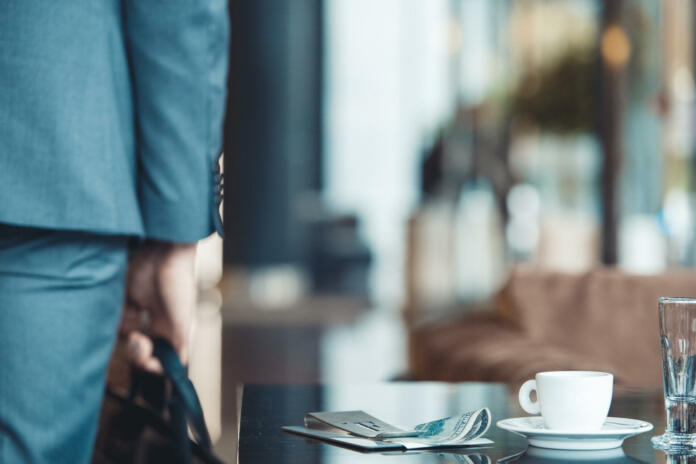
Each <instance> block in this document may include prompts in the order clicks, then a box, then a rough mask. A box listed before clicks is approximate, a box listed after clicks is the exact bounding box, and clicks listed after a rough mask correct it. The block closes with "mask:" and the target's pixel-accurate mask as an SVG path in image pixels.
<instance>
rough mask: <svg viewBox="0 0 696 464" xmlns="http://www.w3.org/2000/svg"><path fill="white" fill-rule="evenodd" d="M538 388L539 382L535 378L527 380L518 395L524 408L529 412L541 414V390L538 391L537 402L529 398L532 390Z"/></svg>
mask: <svg viewBox="0 0 696 464" xmlns="http://www.w3.org/2000/svg"><path fill="white" fill-rule="evenodd" d="M536 389H537V383H536V380H534V379H531V380H527V381H526V382H525V383H523V384H522V386H521V387H520V393H519V395H518V396H519V400H520V406H522V409H524V411H525V412H526V413H527V414H539V413H540V412H541V409H540V408H539V392H538V391H537V400H536V401H535V402H532V400H531V399H530V398H529V395H530V394H531V393H532V391H534V390H536Z"/></svg>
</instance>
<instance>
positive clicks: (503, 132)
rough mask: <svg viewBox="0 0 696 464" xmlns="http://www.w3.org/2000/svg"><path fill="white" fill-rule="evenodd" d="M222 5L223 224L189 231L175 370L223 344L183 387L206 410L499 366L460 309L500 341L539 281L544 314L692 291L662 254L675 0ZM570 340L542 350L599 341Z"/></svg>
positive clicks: (680, 34) (680, 102) (674, 123)
mask: <svg viewBox="0 0 696 464" xmlns="http://www.w3.org/2000/svg"><path fill="white" fill-rule="evenodd" d="M230 17H231V28H232V29H231V31H232V37H231V56H230V77H229V102H228V103H229V104H228V113H227V120H226V123H225V143H224V152H225V156H224V176H225V201H224V205H223V206H224V221H225V239H224V242H223V241H221V240H220V239H217V238H214V237H213V238H209V239H207V240H206V241H205V242H203V243H202V244H201V253H200V255H201V256H200V263H199V264H200V267H199V276H200V277H199V280H200V286H201V296H200V300H201V304H200V310H199V328H200V330H198V332H197V335H196V336H197V337H198V338H199V340H204V342H200V343H198V344H196V345H195V346H194V349H195V350H199V353H198V354H197V355H196V354H195V353H194V355H193V356H192V369H193V370H194V372H192V376H194V377H195V376H196V372H195V369H196V363H195V359H196V356H199V358H200V359H207V360H210V359H220V365H221V366H222V369H221V374H220V375H221V377H218V381H214V379H215V375H216V374H214V373H213V374H211V373H210V372H208V371H209V370H210V369H211V367H210V366H211V363H210V362H208V363H203V364H205V365H206V367H205V368H203V367H201V368H200V369H201V370H202V371H206V373H202V374H200V377H201V378H202V377H206V376H207V377H209V378H213V381H210V382H208V383H205V382H202V383H205V384H206V385H208V386H207V387H206V386H203V387H199V389H200V388H202V389H204V390H206V391H207V393H202V396H203V397H204V398H213V400H206V401H212V402H214V398H220V397H222V406H223V408H222V411H223V413H222V421H223V422H224V421H225V418H226V417H233V416H234V415H233V413H232V411H233V410H234V408H235V407H236V400H235V398H236V397H235V394H234V392H233V389H234V385H235V384H236V382H251V383H287V382H303V383H307V382H309V383H312V382H351V383H362V382H371V381H382V380H394V379H419V380H429V379H438V380H453V381H456V380H468V379H474V380H501V379H500V378H499V377H500V376H501V374H497V373H493V370H491V369H488V366H490V365H492V364H490V363H493V364H495V363H496V362H498V363H500V362H502V361H501V359H502V358H503V357H504V356H508V357H510V356H512V354H510V353H508V354H505V355H504V356H503V355H502V354H501V355H500V356H499V357H497V358H496V359H495V360H491V361H490V363H489V364H486V365H485V366H483V367H481V366H479V364H485V362H486V361H485V359H483V358H485V356H486V353H483V354H481V351H480V350H482V349H483V348H481V347H482V346H484V344H483V342H481V344H478V348H476V347H474V348H473V349H472V350H473V351H471V353H470V352H466V354H465V353H464V351H461V350H460V347H461V346H462V345H465V344H466V342H467V340H468V339H471V338H472V337H473V335H472V332H471V330H474V329H472V327H473V328H475V332H476V334H477V336H480V337H485V338H486V339H487V340H488V341H487V342H488V343H489V344H495V349H500V347H501V346H502V345H503V344H504V342H503V340H512V339H511V338H510V337H511V336H510V335H509V334H508V332H509V331H510V330H514V331H516V332H515V334H516V335H515V337H517V338H515V340H519V339H520V337H521V334H520V332H524V329H525V324H527V322H525V321H527V320H530V319H529V314H530V313H529V311H532V310H533V309H529V308H534V307H536V306H539V305H537V304H536V303H535V301H536V300H534V298H539V295H544V294H547V293H546V292H547V291H548V290H549V289H558V288H565V289H566V290H565V293H564V295H565V296H563V295H559V296H554V297H553V298H557V299H555V300H554V299H549V298H547V299H546V300H545V301H546V303H547V305H548V304H549V301H551V300H553V301H554V304H555V305H556V306H557V307H567V308H571V307H572V308H574V309H573V311H574V312H572V314H575V315H576V316H572V317H571V316H569V318H566V319H563V320H564V321H575V319H573V317H580V318H581V319H582V318H583V316H577V314H584V313H582V311H587V314H589V316H588V317H587V318H586V319H587V320H591V321H592V322H593V323H597V324H599V323H601V324H604V325H606V323H607V319H606V316H605V315H602V316H601V317H602V318H604V319H601V318H600V319H597V317H598V316H596V315H597V314H600V313H601V314H604V313H603V312H602V311H601V310H598V309H596V308H597V307H598V305H599V306H600V307H603V306H601V302H612V301H613V302H614V303H607V304H611V305H613V306H616V307H618V306H621V302H622V301H625V298H624V296H625V295H627V294H631V295H636V291H637V292H640V291H648V290H645V289H652V290H650V291H652V292H653V293H655V294H656V295H659V294H661V292H662V293H664V292H665V291H666V290H664V289H665V286H664V285H663V284H664V282H669V283H671V284H674V285H675V286H676V287H674V286H673V287H670V288H671V289H672V290H670V291H673V292H678V291H680V290H683V292H684V293H688V291H689V289H690V288H692V285H693V288H695V289H696V280H695V279H693V277H691V274H690V272H691V271H688V270H686V271H675V269H679V268H691V267H693V266H694V264H696V237H695V236H694V224H693V221H694V213H695V212H696V210H695V206H696V204H695V202H694V198H695V197H694V191H695V190H696V185H695V184H694V167H695V166H696V165H695V163H696V157H694V149H695V147H696V145H695V144H694V140H693V134H694V114H695V109H696V107H695V106H694V77H693V73H694V58H696V50H695V49H694V41H695V39H696V37H695V36H694V34H696V32H694V31H695V29H694V27H693V22H694V19H696V8H695V7H694V5H693V3H692V2H690V1H689V0H663V1H654V0H631V1H629V0H623V1H622V0H610V1H599V0H517V1H515V2H510V1H507V0H427V1H424V0H380V1H373V0H254V1H242V0H232V2H231V4H230ZM221 256H222V257H223V259H222V263H221ZM516 270H520V271H519V272H517V271H516ZM673 272H676V273H678V275H679V278H680V279H682V278H683V279H682V280H679V279H677V280H678V281H679V282H681V283H679V284H675V283H674V282H677V280H674V279H671V278H670V277H669V276H670V275H671V274H670V273H673ZM515 276H518V277H515ZM684 276H687V277H686V278H684ZM525 279H527V280H525ZM559 279H560V280H559ZM660 279H662V280H660ZM530 282H531V283H530ZM540 282H541V283H540ZM549 282H550V283H549ZM660 282H662V283H663V284H661V283H660ZM530 288H534V289H536V290H535V291H536V292H537V293H536V295H537V296H536V297H534V296H529V295H527V294H526V293H524V292H525V291H527V290H528V289H530ZM501 289H503V291H502V292H501ZM505 289H507V290H508V291H505ZM520 289H521V290H520ZM636 289H638V290H636ZM641 289H643V290H641ZM650 291H648V293H647V294H646V295H645V296H644V298H643V299H642V300H640V302H641V303H640V304H643V303H645V302H647V303H645V305H647V306H648V307H647V309H646V311H648V312H650V311H656V301H654V302H653V301H652V298H653V296H652V295H653V293H650ZM501 295H508V298H507V300H505V301H507V303H501ZM510 295H512V296H510ZM588 295H590V296H591V295H597V297H596V298H595V299H593V298H591V297H590V296H588ZM564 298H565V299H564ZM631 301H632V302H631V303H630V305H632V306H636V305H637V304H638V303H636V300H635V298H634V299H633V300H631ZM597 302H600V303H597ZM512 306H514V307H516V308H517V309H516V310H515V311H511V310H510V309H509V308H510V307H512ZM569 311H570V310H569ZM617 311H618V310H617ZM511 314H513V316H514V315H516V316H515V317H517V319H516V320H513V319H514V317H511V316H510V315H511ZM564 314H565V313H564ZM569 314H570V313H569ZM649 314H652V313H649ZM539 317H542V316H539ZM617 317H619V316H617ZM621 317H622V318H623V319H622V321H626V320H627V319H630V317H628V316H625V314H624V316H621ZM525 318H526V319H525ZM654 319H655V321H654V324H655V327H656V324H657V318H656V316H655V317H654ZM649 320H650V321H652V319H649ZM568 323H570V322H568ZM573 323H574V322H573ZM477 324H478V325H477ZM505 324H507V325H505ZM530 324H531V323H530ZM588 324H589V323H588ZM501 326H504V327H505V330H507V331H508V332H505V334H506V335H505V336H504V337H503V336H502V335H501V336H500V338H498V334H499V333H500V332H499V330H500V327H501ZM457 327H458V328H459V329H458V330H459V331H455V332H452V331H453V330H454V329H455V328H457ZM588 327H591V326H590V325H588ZM651 327H652V326H651ZM467 330H469V332H467ZM549 330H558V328H557V327H550V329H549ZM587 330H591V328H588V329H587ZM560 333H562V332H560ZM200 334H204V335H200ZM527 335H529V334H527ZM527 335H525V337H526V338H525V340H526V339H528V338H529V337H528V336H527ZM576 335H578V337H581V336H582V335H583V334H581V333H578V334H576ZM505 337H508V338H505ZM656 337H657V335H655V340H654V341H655V343H654V345H655V347H654V350H653V351H654V352H655V353H656V356H659V354H658V353H659V352H658V346H657V338H656ZM522 338H524V337H522ZM531 338H533V339H534V343H536V345H535V344H534V343H532V344H530V343H527V342H525V343H526V344H524V349H525V350H527V351H526V352H528V353H532V352H533V353H536V352H537V351H539V350H542V351H543V349H548V343H546V342H545V340H544V339H542V338H539V337H537V338H534V337H531ZM505 343H507V342H505ZM515 343H517V344H515ZM519 343H521V342H517V341H516V342H514V343H513V342H512V341H510V342H509V343H508V345H507V346H510V347H511V348H510V349H511V350H513V349H514V350H516V351H519V350H520V346H521V345H520V344H519ZM578 343H580V342H578ZM537 345H538V346H537ZM491 346H493V345H491ZM535 347H536V348H535ZM581 348H582V347H581V346H580V345H579V344H578V345H577V346H576V345H573V346H564V347H559V348H558V349H557V350H555V351H553V354H548V355H546V358H544V359H545V360H546V361H544V362H546V363H547V364H548V365H550V366H551V367H561V368H563V367H564V366H568V367H573V366H589V367H602V366H601V365H600V366H597V363H600V364H601V363H606V362H609V361H611V360H608V359H605V358H602V357H601V356H596V353H595V356H594V357H593V356H591V355H592V353H591V352H587V353H585V352H583V351H582V350H581ZM462 349H463V348H462ZM477 349H478V350H479V351H476V350H477ZM535 349H536V350H537V351H534V350H535ZM438 350H439V351H438ZM586 351H587V350H586ZM590 351H591V350H590ZM560 352H563V353H565V352H568V353H569V354H568V356H567V357H565V358H562V359H560V358H558V353H560ZM433 353H435V354H433ZM453 353H459V354H456V355H454V354H453ZM487 353H489V354H490V351H488V352H487ZM452 355H454V356H455V358H456V359H454V360H452V359H449V360H447V359H444V358H446V357H448V356H452ZM496 356H497V355H496ZM530 356H532V355H530ZM542 357H543V356H542ZM552 358H553V359H552ZM634 358H635V356H634ZM656 359H657V358H656ZM506 360H507V361H506V362H508V364H505V366H508V368H509V366H518V365H519V363H514V362H512V361H510V360H509V359H508V358H506ZM549 360H550V361H549ZM571 361H572V362H571ZM633 361H635V359H633ZM554 363H556V364H554ZM583 363H584V364H583ZM213 364H214V363H213ZM547 364H543V366H546V365H547ZM539 365H541V364H537V365H535V366H534V368H535V369H536V368H537V367H539ZM655 367H656V372H655V374H656V378H658V381H659V364H656V366H655ZM530 369H532V368H531V367H530ZM496 372H497V371H496ZM507 372H510V369H508V370H507ZM626 372H627V373H626V375H625V379H626V384H629V385H631V384H641V382H642V380H641V379H637V378H633V377H632V374H631V372H630V369H628V370H627V371H626ZM518 374H519V376H520V377H521V376H522V375H526V371H525V372H518ZM516 375H517V374H516ZM211 376H212V377H211ZM618 377H619V379H620V378H621V375H619V376H618ZM220 378H221V379H222V382H221V383H220V381H219V379H220ZM502 380H506V379H504V378H503V379H502ZM511 380H516V377H514V378H511ZM652 381H653V379H652V377H650V379H648V380H646V381H645V382H644V383H645V384H646V385H652V384H651V383H650V382H652ZM220 385H221V386H220ZM658 385H659V384H658ZM208 407H209V408H210V407H211V406H208ZM288 407H296V408H297V409H298V414H299V416H298V417H301V415H302V414H304V412H306V410H307V405H288ZM213 414H214V413H213ZM209 415H210V414H209ZM221 446H223V447H224V446H225V444H224V443H221Z"/></svg>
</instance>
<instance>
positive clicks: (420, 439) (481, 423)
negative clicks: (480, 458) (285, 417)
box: [283, 408, 493, 449]
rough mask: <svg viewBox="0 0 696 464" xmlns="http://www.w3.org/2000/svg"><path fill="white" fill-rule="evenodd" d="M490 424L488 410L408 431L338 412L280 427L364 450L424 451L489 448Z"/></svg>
mask: <svg viewBox="0 0 696 464" xmlns="http://www.w3.org/2000/svg"><path fill="white" fill-rule="evenodd" d="M490 424H491V412H490V411H489V410H488V408H482V409H477V410H475V411H469V412H466V413H463V414H460V415H457V416H451V417H446V418H444V419H438V420H434V421H430V422H425V423H423V424H418V425H416V426H414V427H411V428H402V427H397V426H394V425H392V424H389V423H387V422H384V421H382V420H380V419H378V418H376V417H374V416H371V415H370V414H367V413H366V412H364V411H340V412H312V413H309V414H307V415H306V416H305V426H304V427H283V430H285V431H286V432H290V433H296V434H300V435H305V436H311V437H313V438H318V439H320V440H324V441H329V442H333V443H338V444H343V445H346V446H353V447H359V448H364V449H394V448H395V447H398V448H405V449H424V448H439V447H459V446H485V445H488V444H491V443H493V442H492V441H491V440H488V439H486V438H482V437H483V435H484V434H485V433H486V432H487V431H488V428H489V427H490ZM366 440H368V441H366Z"/></svg>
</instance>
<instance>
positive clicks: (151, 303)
mask: <svg viewBox="0 0 696 464" xmlns="http://www.w3.org/2000/svg"><path fill="white" fill-rule="evenodd" d="M195 258H196V244H195V243H193V244H189V243H186V244H183V243H167V242H159V241H148V242H146V243H145V244H143V245H142V246H141V247H140V249H139V250H138V251H136V252H135V253H134V254H133V256H132V257H131V261H130V264H129V268H128V276H127V279H126V298H125V307H124V310H123V318H122V320H121V328H120V331H119V332H120V335H121V336H122V338H123V337H125V338H126V339H127V343H128V356H129V358H130V359H131V361H132V362H133V363H134V364H136V365H137V366H139V367H141V368H143V369H145V370H147V371H150V372H154V373H160V372H162V366H161V365H160V363H159V361H158V360H157V359H156V358H154V357H153V356H152V342H151V341H150V339H149V338H148V337H147V336H146V335H145V333H143V321H145V324H144V325H145V326H146V327H147V334H148V335H151V336H159V337H163V338H166V339H167V340H169V341H170V342H171V343H172V345H173V346H174V348H175V349H176V350H177V352H178V353H179V356H180V357H181V360H182V362H183V363H187V362H188V341H189V331H190V329H191V323H192V321H193V315H194V311H195V307H196V279H195V272H194V268H195Z"/></svg>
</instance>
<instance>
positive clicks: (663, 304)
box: [651, 298, 696, 452]
mask: <svg viewBox="0 0 696 464" xmlns="http://www.w3.org/2000/svg"><path fill="white" fill-rule="evenodd" d="M659 308H660V309H659V312H660V346H661V348H662V380H663V385H664V389H665V411H666V414H667V425H666V427H665V433H664V435H660V436H657V437H653V438H652V440H651V441H652V444H653V446H654V447H656V448H660V449H664V450H669V451H679V450H683V451H687V452H692V451H693V450H696V384H695V381H696V299H693V298H660V302H659Z"/></svg>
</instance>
